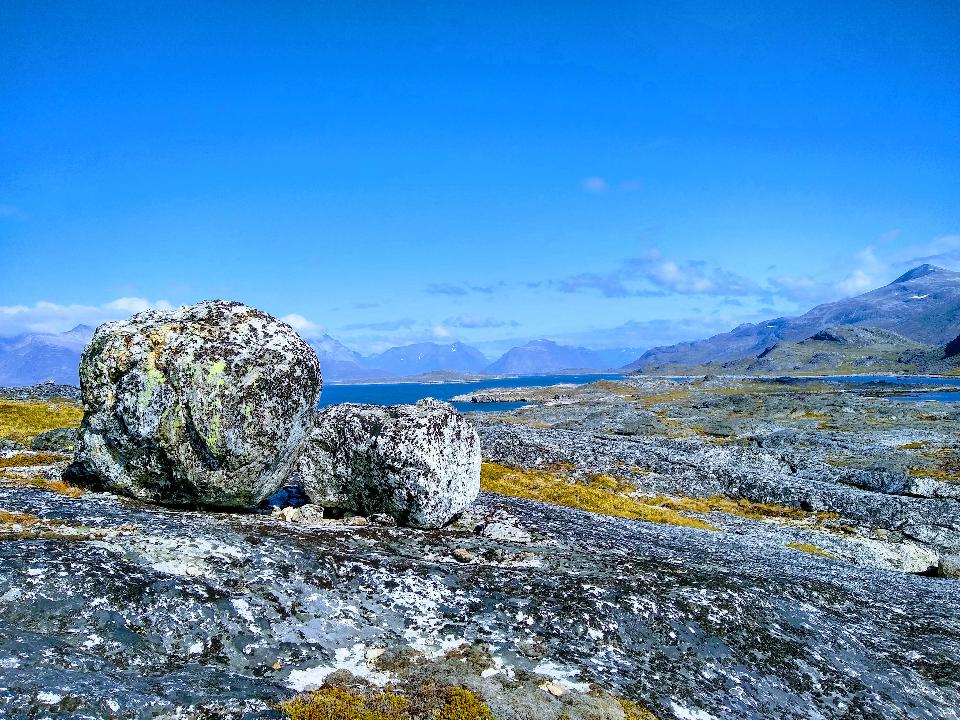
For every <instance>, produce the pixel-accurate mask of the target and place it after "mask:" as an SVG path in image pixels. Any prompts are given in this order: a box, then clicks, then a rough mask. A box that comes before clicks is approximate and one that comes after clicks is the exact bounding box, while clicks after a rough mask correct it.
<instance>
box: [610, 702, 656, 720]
mask: <svg viewBox="0 0 960 720" xmlns="http://www.w3.org/2000/svg"><path fill="white" fill-rule="evenodd" d="M614 699H615V700H616V701H617V702H618V703H620V707H621V708H623V717H624V720H657V716H656V715H654V714H653V713H652V712H650V711H649V710H647V709H646V708H645V707H644V706H643V705H640V704H639V703H635V702H633V701H632V700H625V699H624V698H619V697H618V698H614Z"/></svg>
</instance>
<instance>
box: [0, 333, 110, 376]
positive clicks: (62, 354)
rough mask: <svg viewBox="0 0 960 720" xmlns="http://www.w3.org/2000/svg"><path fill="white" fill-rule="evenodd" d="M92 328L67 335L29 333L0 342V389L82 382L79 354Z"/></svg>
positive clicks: (88, 338) (0, 340) (90, 334)
mask: <svg viewBox="0 0 960 720" xmlns="http://www.w3.org/2000/svg"><path fill="white" fill-rule="evenodd" d="M92 337H93V328H92V327H88V326H87V325H77V326H76V327H75V328H73V329H72V330H70V331H68V332H65V333H28V334H23V335H17V336H15V337H11V338H0V385H30V384H33V383H38V382H45V381H46V380H53V381H55V382H58V383H64V384H67V385H77V384H79V382H80V376H79V374H78V370H79V366H80V353H81V352H83V348H84V347H85V346H86V344H87V343H88V342H90V338H92Z"/></svg>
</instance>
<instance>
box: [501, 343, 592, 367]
mask: <svg viewBox="0 0 960 720" xmlns="http://www.w3.org/2000/svg"><path fill="white" fill-rule="evenodd" d="M605 367H607V365H606V362H605V360H604V358H603V357H602V356H601V355H600V354H599V353H597V352H595V351H593V350H588V349H587V348H583V347H573V346H571V345H559V344H557V343H555V342H553V341H552V340H532V341H531V342H528V343H527V344H526V345H521V346H520V347H515V348H512V349H511V350H508V351H507V352H505V353H504V354H503V355H502V356H500V358H499V359H498V360H497V361H496V362H494V363H492V364H490V365H489V366H488V367H487V372H488V373H491V374H516V375H535V374H537V373H549V372H557V371H559V370H573V369H591V370H602V369H604V368H605Z"/></svg>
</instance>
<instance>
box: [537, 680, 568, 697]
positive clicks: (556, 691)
mask: <svg viewBox="0 0 960 720" xmlns="http://www.w3.org/2000/svg"><path fill="white" fill-rule="evenodd" d="M540 689H541V690H543V691H544V692H545V693H547V694H549V695H553V696H554V697H555V698H558V697H561V696H562V695H563V694H564V693H565V692H566V689H565V688H564V687H563V686H562V685H558V684H557V683H555V682H545V683H543V685H541V686H540Z"/></svg>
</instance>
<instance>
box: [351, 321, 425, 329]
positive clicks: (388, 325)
mask: <svg viewBox="0 0 960 720" xmlns="http://www.w3.org/2000/svg"><path fill="white" fill-rule="evenodd" d="M416 324H417V323H416V321H415V320H413V319H412V318H401V319H399V320H383V321H381V322H369V323H351V324H349V325H344V326H343V327H342V328H341V329H342V330H403V329H407V328H412V327H413V326H414V325H416Z"/></svg>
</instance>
